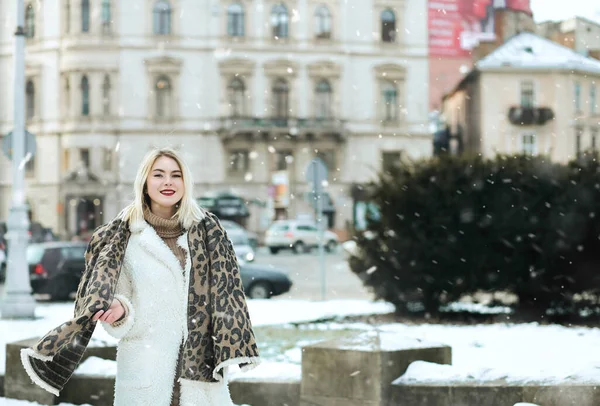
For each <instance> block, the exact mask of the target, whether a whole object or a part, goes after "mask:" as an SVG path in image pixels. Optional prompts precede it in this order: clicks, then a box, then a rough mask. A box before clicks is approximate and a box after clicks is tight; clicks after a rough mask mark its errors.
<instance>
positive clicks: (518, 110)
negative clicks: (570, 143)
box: [508, 106, 554, 125]
mask: <svg viewBox="0 0 600 406" xmlns="http://www.w3.org/2000/svg"><path fill="white" fill-rule="evenodd" d="M552 120H554V112H553V111H552V109H551V108H549V107H524V106H512V107H510V108H509V110H508V121H510V122H511V123H512V124H514V125H544V124H546V123H547V122H548V121H552Z"/></svg>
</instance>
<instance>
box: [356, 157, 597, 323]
mask: <svg viewBox="0 0 600 406" xmlns="http://www.w3.org/2000/svg"><path fill="white" fill-rule="evenodd" d="M371 186H372V196H371V198H372V201H373V202H374V203H375V204H376V205H377V207H378V208H379V219H378V220H376V219H371V220H370V221H368V228H367V231H366V232H357V233H356V235H355V239H356V242H357V249H356V250H355V254H354V255H352V256H351V257H350V258H349V262H350V266H351V268H352V270H353V271H354V272H355V273H356V274H358V275H359V276H360V277H361V279H362V280H363V281H364V283H365V284H366V285H368V286H370V287H372V288H373V290H374V291H375V293H376V295H377V296H378V297H380V298H383V299H385V300H387V301H389V302H391V303H393V304H394V305H396V308H397V310H398V311H399V312H413V311H418V310H422V311H427V312H430V313H437V312H438V311H439V308H440V306H442V305H444V304H447V303H449V302H452V301H455V300H457V299H459V298H460V297H461V296H463V295H465V294H470V293H474V292H476V291H481V290H485V291H499V290H504V291H509V292H514V293H515V294H516V295H517V296H518V297H519V309H518V310H520V311H522V312H527V313H530V314H532V315H534V316H537V317H545V316H547V315H551V314H554V315H558V314H566V315H568V314H573V313H575V312H576V311H578V309H577V307H578V306H579V307H581V305H582V304H583V302H581V301H577V300H578V298H581V297H582V295H584V294H585V295H587V296H588V297H593V298H595V295H596V293H598V292H599V291H600V278H599V276H600V268H599V266H600V219H599V215H600V169H599V165H598V161H597V160H596V159H586V160H584V161H581V162H572V163H570V164H569V165H560V164H556V163H552V162H548V161H547V160H546V159H545V158H543V157H536V158H534V157H529V156H510V157H509V156H498V157H496V158H494V159H490V160H488V159H483V158H480V157H475V158H465V157H449V156H442V157H439V158H434V159H431V160H425V161H420V162H413V163H411V164H408V165H404V166H402V167H397V168H392V169H391V171H390V172H386V173H382V174H380V176H379V179H378V181H377V182H376V183H375V184H373V185H371ZM365 235H368V237H366V236H365ZM373 235H375V236H376V237H375V238H373V237H372V236H373ZM594 300H595V299H594ZM592 302H593V300H592ZM579 310H580V309H579ZM599 313H600V312H599Z"/></svg>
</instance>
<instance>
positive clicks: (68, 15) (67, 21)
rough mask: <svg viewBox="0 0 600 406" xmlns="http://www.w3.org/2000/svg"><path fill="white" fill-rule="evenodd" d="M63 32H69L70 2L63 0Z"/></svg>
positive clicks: (69, 0)
mask: <svg viewBox="0 0 600 406" xmlns="http://www.w3.org/2000/svg"><path fill="white" fill-rule="evenodd" d="M65 32H66V33H67V34H68V33H69V32H71V0H65Z"/></svg>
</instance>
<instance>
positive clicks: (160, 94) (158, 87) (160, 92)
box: [155, 76, 171, 117]
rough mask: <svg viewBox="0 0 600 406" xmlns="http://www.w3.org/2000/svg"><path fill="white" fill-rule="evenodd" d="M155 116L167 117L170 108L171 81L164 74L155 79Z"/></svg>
mask: <svg viewBox="0 0 600 406" xmlns="http://www.w3.org/2000/svg"><path fill="white" fill-rule="evenodd" d="M155 91H156V116H157V117H168V116H170V110H171V82H170V81H169V78H168V77H166V76H161V77H159V78H158V79H157V80H156V84H155Z"/></svg>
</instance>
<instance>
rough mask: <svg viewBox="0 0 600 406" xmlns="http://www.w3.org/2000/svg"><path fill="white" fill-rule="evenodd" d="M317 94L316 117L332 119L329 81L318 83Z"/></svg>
mask: <svg viewBox="0 0 600 406" xmlns="http://www.w3.org/2000/svg"><path fill="white" fill-rule="evenodd" d="M315 93H316V110H315V113H316V116H317V118H321V119H324V118H331V85H330V84H329V81H328V80H327V79H323V80H321V81H319V83H317V87H316V89H315Z"/></svg>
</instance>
